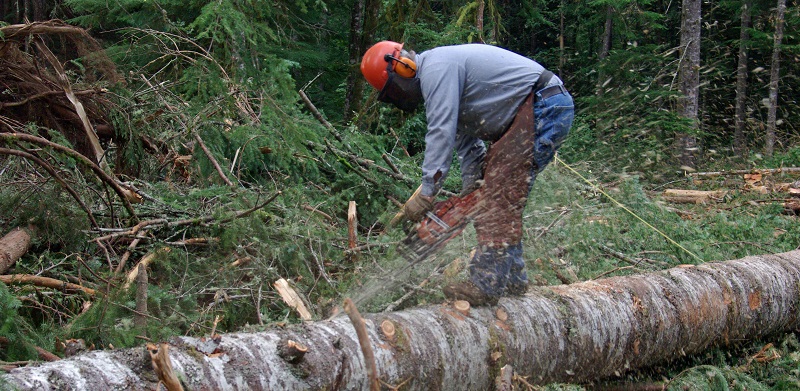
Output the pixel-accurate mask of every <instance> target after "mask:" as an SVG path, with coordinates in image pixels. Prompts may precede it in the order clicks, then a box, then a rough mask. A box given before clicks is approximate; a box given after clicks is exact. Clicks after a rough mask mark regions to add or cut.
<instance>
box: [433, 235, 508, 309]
mask: <svg viewBox="0 0 800 391" xmlns="http://www.w3.org/2000/svg"><path fill="white" fill-rule="evenodd" d="M508 259H509V258H508V257H506V255H505V250H504V249H495V248H491V247H487V246H481V247H480V248H478V250H477V251H475V255H474V256H473V257H472V260H470V262H469V281H465V282H461V283H458V284H453V285H449V286H447V287H445V288H444V294H445V296H446V297H447V298H449V299H451V300H466V301H468V302H469V303H470V304H471V305H472V306H476V307H477V306H482V305H487V304H489V305H494V304H496V303H497V300H498V299H499V298H500V297H501V296H503V295H504V293H505V290H506V284H507V283H508V273H509V269H510V267H511V265H510V263H509V262H508Z"/></svg>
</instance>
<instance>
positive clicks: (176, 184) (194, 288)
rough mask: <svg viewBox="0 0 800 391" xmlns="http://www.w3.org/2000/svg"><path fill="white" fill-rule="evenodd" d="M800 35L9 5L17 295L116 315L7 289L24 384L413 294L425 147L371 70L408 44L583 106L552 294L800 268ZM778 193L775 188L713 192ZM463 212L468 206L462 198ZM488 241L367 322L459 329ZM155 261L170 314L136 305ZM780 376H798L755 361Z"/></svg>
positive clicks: (792, 346) (514, 18) (131, 2)
mask: <svg viewBox="0 0 800 391" xmlns="http://www.w3.org/2000/svg"><path fill="white" fill-rule="evenodd" d="M798 10H800V8H798V6H797V4H796V2H791V1H790V2H789V3H788V4H787V3H786V2H785V0H773V1H760V0H745V1H704V2H701V1H697V0H684V1H683V2H682V3H681V2H673V1H655V0H652V1H651V0H641V1H634V0H595V1H581V2H566V1H563V0H562V1H555V0H539V1H508V0H480V1H472V2H467V1H436V0H421V1H416V0H396V1H393V0H388V1H378V0H354V1H341V2H323V1H310V0H309V1H306V0H286V1H282V0H279V1H259V0H249V1H248V0H217V1H202V0H198V1H190V2H186V1H178V0H119V1H113V2H111V1H105V0H64V1H61V0H55V1H54V0H16V1H5V2H3V3H2V5H0V16H2V21H3V23H2V25H0V27H2V28H3V34H4V36H3V39H2V41H0V45H2V46H0V48H1V49H0V52H2V53H3V57H2V60H0V63H1V64H2V65H1V66H0V81H2V85H1V86H0V132H2V133H0V136H2V137H1V138H0V228H2V232H3V233H6V232H12V231H13V230H14V229H17V228H24V230H25V232H27V233H28V234H29V235H30V244H29V248H27V249H26V252H25V254H24V255H22V256H21V258H19V259H18V260H16V262H15V263H14V264H13V265H4V266H7V269H8V270H7V271H0V274H3V273H5V274H8V275H26V276H36V277H49V278H52V279H55V280H57V281H61V282H64V283H66V282H69V283H75V284H79V285H81V286H83V287H88V288H91V289H92V290H93V291H92V292H95V291H96V292H102V294H98V293H89V292H87V291H86V290H83V291H80V290H79V291H75V290H69V289H52V288H47V287H42V286H40V285H37V284H31V283H19V281H16V282H14V283H13V284H12V283H9V284H8V285H6V284H4V283H2V282H0V360H3V362H4V365H5V366H4V367H5V368H8V367H11V366H14V365H24V364H26V363H27V362H28V360H36V359H37V358H39V357H41V354H40V353H41V352H40V351H41V350H42V349H44V350H46V351H48V352H56V353H57V354H58V355H60V356H64V355H65V354H66V352H65V351H64V348H65V346H66V345H65V341H77V340H81V341H84V342H85V344H86V345H89V346H93V347H94V348H95V349H102V348H111V347H115V348H119V347H129V346H137V345H140V344H142V343H143V342H144V341H145V340H151V341H158V340H165V339H167V338H168V337H169V336H172V335H196V336H202V335H207V334H211V333H214V332H217V333H219V332H230V331H242V330H262V329H264V328H268V327H272V326H274V325H276V324H282V323H286V322H294V321H297V320H298V319H299V318H298V314H297V313H296V312H295V311H294V310H293V309H292V308H290V307H289V306H287V305H286V303H285V302H284V301H282V300H281V298H280V296H279V294H278V292H277V291H276V290H275V288H274V286H273V284H274V283H275V281H277V280H278V279H281V278H283V279H286V280H288V281H290V282H291V285H292V287H293V289H294V290H295V291H297V292H299V293H300V295H301V296H302V297H303V299H304V301H305V304H306V305H307V306H308V307H309V309H310V311H311V313H312V314H313V317H314V318H316V319H323V318H325V317H326V316H328V315H330V314H331V313H332V312H333V311H334V309H335V308H336V307H337V306H338V305H339V304H340V303H341V300H342V299H343V298H344V297H350V296H357V295H358V294H359V292H363V291H364V289H363V287H364V286H365V284H369V282H370V281H380V278H381V277H380V276H381V275H384V274H386V273H387V272H388V273H391V270H392V267H394V266H393V261H395V260H396V258H397V256H396V254H395V253H394V251H395V247H396V245H397V242H398V241H399V240H400V239H401V238H402V237H403V236H404V233H403V232H402V230H400V229H393V230H390V229H386V223H387V222H388V221H389V219H391V217H392V216H393V215H394V213H395V212H396V211H397V210H398V207H399V205H400V204H401V203H402V202H403V201H404V200H405V199H406V198H407V197H408V196H409V195H410V194H411V192H413V190H414V189H415V188H416V186H417V184H418V179H419V169H418V166H419V163H420V161H421V152H422V151H423V149H424V144H423V136H424V132H425V120H424V113H422V112H418V113H416V114H413V115H408V114H404V113H402V112H399V111H398V110H396V109H393V108H391V107H388V106H387V105H383V104H378V103H377V102H376V93H375V91H374V90H372V89H371V88H370V87H369V86H368V85H366V84H365V82H364V80H363V77H362V76H361V74H360V72H359V70H358V65H359V60H360V57H361V55H362V54H363V52H364V51H365V50H366V49H367V48H368V47H369V46H370V45H371V44H372V43H374V42H377V41H379V40H383V39H390V40H395V41H400V42H405V43H406V45H407V46H408V47H410V48H413V49H414V50H416V51H417V52H421V51H424V50H426V49H429V48H432V47H436V46H441V45H449V44H460V43H466V42H484V43H487V44H493V45H498V46H502V47H505V48H508V49H510V50H513V51H516V52H518V53H521V54H523V55H525V56H528V57H530V58H533V59H535V60H536V61H538V62H540V63H542V64H543V65H545V66H546V67H548V68H549V69H551V70H553V71H554V72H556V73H557V74H558V75H559V76H560V77H561V78H562V79H563V80H564V81H565V84H566V86H567V88H568V89H569V90H570V92H571V93H572V94H573V96H574V97H575V98H576V108H577V117H576V121H575V124H574V126H573V129H572V132H571V135H570V137H569V138H568V140H567V141H566V143H565V145H564V146H563V148H562V150H561V152H560V155H559V159H558V160H557V161H556V162H555V163H554V164H553V166H552V167H549V168H548V169H547V170H546V171H545V172H544V173H543V175H542V176H541V177H540V178H539V179H538V180H537V183H536V185H535V187H534V193H533V194H534V196H533V197H531V200H530V204H529V206H528V209H527V211H526V215H525V223H526V237H525V246H526V247H525V254H526V259H527V261H528V264H529V268H530V276H531V279H532V280H533V281H535V282H536V283H537V284H539V285H548V284H559V283H569V282H575V281H582V280H588V279H592V278H597V277H600V276H609V275H625V274H630V273H641V272H647V271H653V270H658V269H665V268H669V267H673V266H676V265H680V264H696V263H699V262H708V261H718V260H726V259H735V258H740V257H744V256H747V255H752V254H765V253H777V252H782V251H789V250H793V249H796V248H798V246H799V245H800V242H798V238H800V228H798V224H797V223H798V220H797V216H796V213H792V211H793V210H792V208H790V207H788V206H787V205H791V203H790V202H786V199H785V197H784V195H783V194H781V193H780V192H779V191H780V190H778V189H780V188H781V187H780V186H779V185H780V184H781V183H791V182H794V181H796V180H797V178H796V174H793V172H792V170H775V169H784V168H792V167H797V166H798V165H800V129H798V128H797V127H796V126H795V124H797V123H798V119H800V107H799V106H798V101H797V98H796V97H797V96H800V91H798V89H800V80H799V79H798V77H797V75H798V74H799V73H798V68H799V67H800V57H798V55H800V52H799V51H798V49H799V48H798V35H797V33H798V31H797V28H798V26H800V23H798V21H800V19H798V18H799V17H800V14H799V13H798ZM54 19H58V20H63V21H64V23H62V22H60V21H53V20H54ZM47 21H49V22H47ZM28 22H36V23H34V24H32V25H31V24H28V26H29V28H28V30H25V29H18V28H16V27H15V26H17V25H19V24H25V23H28ZM39 22H41V23H39ZM30 26H36V28H35V29H34V28H32V27H30ZM84 29H85V30H84ZM85 32H88V34H87V33H85ZM101 49H102V50H101ZM26 75H27V76H26ZM31 75H33V76H36V77H32V78H30V77H28V76H31ZM42 86H45V87H47V88H49V90H47V91H58V93H57V94H54V93H52V92H47V91H44V90H41V89H37V88H40V87H42ZM65 92H66V93H65ZM70 99H74V100H77V101H79V102H81V103H82V106H83V107H84V108H85V113H84V115H83V116H81V115H80V110H79V109H78V110H76V109H75V108H76V107H78V105H76V104H75V103H74V101H72V100H70ZM87 122H88V123H90V124H91V126H89V128H90V129H91V130H92V131H93V132H94V133H95V134H96V136H97V140H96V142H92V141H91V140H90V139H91V137H87V134H90V133H92V132H87V128H86V126H85V124H86V123H87ZM12 133H16V134H25V135H28V136H30V137H28V138H25V137H22V138H20V137H16V136H15V137H12V136H10V134H12ZM57 146H62V147H64V148H59V147H57ZM76 153H78V154H80V156H78V155H77V154H76ZM81 156H83V157H81ZM87 160H88V162H87ZM92 165H96V166H97V167H100V168H101V172H98V171H96V170H92V169H91V168H90V166H92ZM455 166H456V170H457V162H456V164H455ZM751 169H773V171H771V173H773V175H763V176H755V175H747V176H742V175H716V176H711V175H702V174H704V173H706V172H710V171H720V170H726V171H728V172H732V171H735V170H751ZM103 172H104V173H106V174H107V176H108V177H109V178H110V179H109V178H106V177H104V175H103V174H102V173H103ZM792 175H795V177H793V176H792ZM114 183H117V185H114ZM670 187H676V188H682V189H692V190H718V189H725V190H727V191H726V192H725V193H724V195H723V196H720V197H718V198H716V199H714V200H713V202H712V203H711V204H697V205H695V204H675V203H670V202H668V201H667V200H665V199H664V198H663V197H662V196H661V192H662V191H663V190H664V189H667V188H670ZM795 187H797V186H795ZM446 188H447V189H449V190H450V191H454V192H457V190H458V189H459V188H460V184H459V175H458V174H457V173H455V174H453V175H450V178H448V182H447V184H446ZM131 193H133V194H131ZM353 202H354V203H355V206H356V211H357V214H356V216H357V219H356V220H357V231H356V232H355V235H354V236H353V235H349V233H348V210H349V209H350V208H349V207H350V205H352V203H353ZM620 205H624V208H621V207H620ZM798 209H800V208H798ZM350 211H351V212H352V209H350ZM352 217H353V215H352V213H351V214H350V221H351V222H352V221H353V218H352ZM645 222H647V223H645ZM653 225H655V226H658V227H659V228H660V230H655V229H654V227H653ZM471 235H473V233H472V232H470V231H469V230H468V231H467V232H465V234H464V236H463V239H458V240H455V241H454V243H452V244H451V245H450V246H449V247H448V249H447V251H446V252H445V253H443V254H441V255H439V256H438V257H437V260H436V261H435V262H432V263H431V265H429V266H428V268H425V269H424V271H421V273H422V274H421V275H419V276H408V280H407V281H404V282H405V283H406V284H404V285H402V286H394V287H393V288H397V289H394V290H387V291H386V292H381V293H380V294H375V295H369V297H358V298H359V301H358V303H359V305H360V306H362V311H380V310H383V309H385V308H387V306H393V307H395V308H406V307H409V306H414V305H421V304H425V303H435V302H440V301H442V300H443V298H442V296H441V293H440V292H439V291H438V289H436V287H437V286H439V285H441V284H442V283H443V282H444V281H446V280H447V279H448V278H455V277H454V275H456V274H458V270H461V273H463V263H464V261H463V260H464V259H466V256H467V254H468V252H469V249H470V246H469V243H470V239H471ZM667 239H669V240H667ZM676 244H678V245H676ZM142 260H147V262H148V268H147V276H148V280H147V285H146V287H147V288H146V296H145V299H144V303H142V302H141V301H142V298H141V294H140V295H139V296H140V297H139V301H138V302H137V289H135V288H131V287H130V285H131V284H129V283H126V278H127V277H128V276H130V275H131V274H130V273H131V272H132V271H134V270H138V269H137V268H136V267H135V265H136V264H137V263H139V262H140V261H142ZM630 260H635V262H633V263H627V262H628V261H630ZM459 265H460V268H459ZM453 268H455V269H456V271H455V272H453V270H452V269H453ZM8 281H10V280H7V281H6V282H8ZM423 281H424V282H425V283H424V284H423V283H422V282H423ZM140 291H141V289H140ZM370 293H372V292H370ZM362 296H363V295H362ZM37 348H39V349H38V350H39V351H37ZM766 348H768V349H769V351H770V352H774V353H775V355H774V356H770V357H774V359H770V360H755V361H754V360H753V357H755V356H754V355H757V354H763V353H764V351H765V350H764V349H766ZM15 363H16V364H15ZM20 363H22V364H20ZM744 363H747V365H743V364H744ZM751 364H752V365H751ZM692 376H694V377H692ZM720 379H723V380H720ZM614 381H618V382H626V381H637V382H645V383H649V382H652V383H659V384H668V385H670V386H676V387H678V386H680V387H683V386H684V385H687V384H688V385H691V386H698V387H700V388H703V387H706V388H708V389H722V388H719V387H722V385H720V384H723V383H724V384H726V387H727V385H730V384H739V385H742V384H745V385H747V386H748V387H749V388H748V389H768V388H769V389H776V388H777V389H781V388H783V389H796V388H798V387H800V386H798V381H800V342H798V340H797V337H796V336H795V335H782V336H776V337H775V338H774V339H773V340H770V341H755V342H749V343H747V344H743V345H741V346H738V345H737V346H728V347H726V349H725V350H712V351H709V352H708V353H707V354H706V355H704V356H702V357H689V358H686V359H685V360H684V361H681V362H672V363H668V365H665V366H664V367H658V368H650V369H648V370H645V371H642V372H636V373H628V374H623V375H622V376H621V377H620V379H615V380H614ZM720 381H721V382H722V383H719V382H720ZM718 383H719V384H718ZM549 387H553V388H577V389H580V388H582V387H583V386H581V385H551V386H549ZM732 387H733V386H732ZM733 388H735V387H733ZM683 389H685V388H683Z"/></svg>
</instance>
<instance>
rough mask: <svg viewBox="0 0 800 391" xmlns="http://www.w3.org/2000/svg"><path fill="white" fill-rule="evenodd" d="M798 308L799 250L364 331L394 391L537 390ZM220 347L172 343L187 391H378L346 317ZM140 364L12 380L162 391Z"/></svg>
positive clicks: (690, 348)
mask: <svg viewBox="0 0 800 391" xmlns="http://www.w3.org/2000/svg"><path fill="white" fill-rule="evenodd" d="M797 308H800V251H792V252H787V253H781V254H774V255H763V256H750V257H746V258H742V259H738V260H732V261H726V262H720V263H706V264H702V265H698V266H691V265H688V266H683V267H677V268H673V269H669V270H664V271H660V272H654V273H649V274H643V275H634V276H626V277H612V278H606V279H601V280H594V281H588V282H582V283H576V284H571V285H559V286H551V287H539V288H536V289H535V290H534V291H531V292H529V293H528V294H527V295H526V296H522V297H516V298H504V299H501V300H500V302H499V303H498V305H497V306H496V307H479V308H472V309H471V310H470V312H469V315H462V314H461V313H458V312H457V311H456V310H455V309H453V308H452V307H451V306H450V305H448V304H441V305H433V306H427V307H419V308H414V309H411V310H406V311H399V312H393V313H384V314H371V315H366V316H365V319H364V320H365V326H366V329H367V333H368V335H369V339H370V341H371V345H372V346H371V348H372V350H373V352H374V355H375V361H376V364H377V368H378V373H379V374H380V376H381V381H383V382H384V383H386V384H399V383H402V382H404V381H406V380H408V382H406V383H405V386H404V389H405V390H408V389H420V390H431V389H433V390H451V389H458V390H486V389H491V388H492V386H493V384H495V383H494V382H495V379H496V377H497V375H498V374H499V373H500V369H501V368H503V367H504V366H505V365H510V366H511V367H513V368H514V370H515V371H516V373H517V374H518V375H520V376H523V377H526V378H527V379H528V381H529V382H531V383H538V384H546V383H551V382H575V383H581V382H587V381H593V380H597V379H601V378H609V377H613V376H615V375H616V374H624V373H625V372H626V371H627V370H629V369H636V368H642V367H645V366H650V365H654V364H662V363H665V362H667V361H669V360H672V359H676V358H680V357H682V356H684V355H692V354H696V353H701V352H704V351H706V350H707V349H708V348H709V347H712V346H716V345H722V346H724V345H728V344H735V343H739V342H742V341H747V340H751V339H756V338H763V337H768V336H772V335H775V334H777V333H784V332H789V331H792V330H795V329H796V328H797V327H798V326H800V319H798V312H797ZM498 309H502V312H500V311H498ZM501 313H502V314H503V315H502V316H499V315H498V314H501ZM503 319H505V320H503ZM385 320H390V321H391V322H392V323H393V325H394V326H396V327H395V333H394V340H393V341H388V340H386V339H384V337H383V333H382V332H381V329H380V326H379V325H380V324H381V323H382V322H383V321H385ZM286 340H292V341H297V342H298V343H300V344H302V345H303V346H305V347H307V352H306V353H305V355H303V357H302V359H301V360H299V361H296V362H289V361H287V360H285V359H283V358H281V356H280V355H279V351H280V349H281V347H282V346H283V345H284V344H285V341H286ZM212 342H213V343H210V342H209V341H208V340H206V339H198V338H191V337H177V338H175V339H173V340H172V342H171V348H170V350H169V356H170V360H171V362H172V365H173V367H174V369H175V371H176V372H178V373H179V376H180V377H181V379H183V380H184V386H185V387H186V388H187V389H191V390H237V389H248V390H308V389H348V390H350V389H356V390H367V389H368V388H369V381H368V377H367V374H366V365H365V361H364V358H363V355H362V354H361V350H360V346H359V342H358V338H357V336H356V332H355V330H354V328H353V326H352V324H351V323H350V321H349V319H347V317H344V316H339V317H337V318H334V319H331V320H328V321H318V322H308V323H304V324H299V325H295V326H293V327H288V328H283V329H275V330H272V331H266V332H261V333H231V334H225V335H223V336H221V337H220V338H219V339H216V340H214V341H212ZM209 344H211V345H213V346H209ZM143 353H144V351H143V348H134V349H126V350H115V351H93V352H88V353H85V354H81V355H79V356H76V357H72V358H70V359H68V360H61V361H58V362H53V363H44V364H42V365H39V366H31V367H25V368H18V369H14V370H11V372H9V373H8V374H6V375H5V377H4V380H5V381H7V382H9V383H10V384H11V385H15V386H17V387H19V388H20V389H21V390H31V389H37V390H47V389H54V388H58V387H59V385H63V384H73V385H78V384H80V385H83V388H86V389H128V390H152V389H153V386H154V378H155V377H154V376H153V374H152V370H151V369H149V365H144V364H143V363H142V357H143ZM144 354H146V353H144ZM409 379H410V380H409Z"/></svg>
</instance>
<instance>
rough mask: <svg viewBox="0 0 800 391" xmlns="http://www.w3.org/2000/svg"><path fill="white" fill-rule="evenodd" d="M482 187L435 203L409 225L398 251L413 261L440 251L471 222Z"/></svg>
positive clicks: (400, 214) (398, 217) (399, 215)
mask: <svg viewBox="0 0 800 391" xmlns="http://www.w3.org/2000/svg"><path fill="white" fill-rule="evenodd" d="M482 189H483V188H478V189H476V190H474V191H472V192H471V193H468V194H466V195H464V196H453V197H450V198H448V199H446V200H444V201H441V202H437V203H436V204H434V206H433V209H431V210H430V211H428V212H427V213H426V214H425V217H424V218H423V219H422V220H421V221H420V222H419V223H416V224H415V225H414V226H413V227H411V229H410V230H409V232H408V235H407V236H406V238H405V239H403V240H402V241H401V242H400V246H399V249H400V253H401V254H402V255H403V256H404V257H405V258H406V259H408V260H409V261H410V262H413V263H416V262H419V261H421V260H423V259H425V258H427V257H428V256H430V255H432V254H434V253H436V252H437V251H439V250H440V249H441V248H442V247H444V245H445V244H447V242H448V241H450V239H453V238H454V237H456V236H458V235H459V234H460V233H461V232H462V231H463V230H464V228H466V226H467V224H469V222H470V221H472V217H473V215H474V214H475V213H476V211H477V209H478V208H477V206H478V204H479V202H480V201H481V199H482V197H481V196H482V194H483V191H482ZM417 191H419V190H417ZM402 217H403V216H402V213H399V214H398V216H395V220H396V219H400V218H402Z"/></svg>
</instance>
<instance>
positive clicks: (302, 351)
mask: <svg viewBox="0 0 800 391" xmlns="http://www.w3.org/2000/svg"><path fill="white" fill-rule="evenodd" d="M306 353H308V346H306V345H303V344H302V343H300V342H297V341H293V340H291V339H289V340H286V342H285V343H283V344H281V346H280V347H279V348H278V356H280V357H281V358H282V359H284V360H285V361H286V362H288V363H290V364H297V363H299V362H300V361H303V357H305V355H306Z"/></svg>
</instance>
